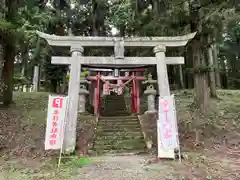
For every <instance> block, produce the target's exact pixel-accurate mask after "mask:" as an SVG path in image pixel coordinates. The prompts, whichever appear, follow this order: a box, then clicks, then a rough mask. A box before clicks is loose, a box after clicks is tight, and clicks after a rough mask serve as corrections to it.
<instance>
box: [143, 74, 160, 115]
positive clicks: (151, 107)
mask: <svg viewBox="0 0 240 180" xmlns="http://www.w3.org/2000/svg"><path fill="white" fill-rule="evenodd" d="M156 83H157V80H153V79H152V75H151V74H148V79H147V80H146V81H144V82H143V84H147V89H146V90H145V91H144V94H145V95H147V103H148V110H147V111H146V112H145V114H151V113H156V112H157V110H156V108H155V96H156V94H157V91H156V90H155V88H154V84H156Z"/></svg>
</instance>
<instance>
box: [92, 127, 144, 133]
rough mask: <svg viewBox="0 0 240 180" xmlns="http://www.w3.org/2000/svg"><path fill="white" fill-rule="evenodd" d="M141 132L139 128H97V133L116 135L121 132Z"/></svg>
mask: <svg viewBox="0 0 240 180" xmlns="http://www.w3.org/2000/svg"><path fill="white" fill-rule="evenodd" d="M139 131H141V128H140V127H130V128H129V127H126V128H107V127H101V128H100V127H99V128H97V132H116V133H121V132H123V133H124V132H126V133H131V132H139Z"/></svg>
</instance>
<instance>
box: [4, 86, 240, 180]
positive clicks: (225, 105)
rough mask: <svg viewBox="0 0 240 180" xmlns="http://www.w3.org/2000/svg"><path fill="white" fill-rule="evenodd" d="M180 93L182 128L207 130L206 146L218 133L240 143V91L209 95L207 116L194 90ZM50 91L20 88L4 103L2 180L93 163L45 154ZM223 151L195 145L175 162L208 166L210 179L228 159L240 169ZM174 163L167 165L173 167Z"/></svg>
mask: <svg viewBox="0 0 240 180" xmlns="http://www.w3.org/2000/svg"><path fill="white" fill-rule="evenodd" d="M175 94H176V99H177V102H176V103H177V110H178V115H179V117H180V118H179V121H180V125H181V126H180V128H181V131H180V132H182V133H186V134H190V133H192V132H194V130H196V129H200V130H202V132H203V136H202V137H201V138H202V139H201V140H202V141H204V143H205V147H206V149H207V148H210V147H211V144H209V142H211V140H216V139H214V138H216V137H223V136H224V138H225V139H227V140H228V142H229V143H231V144H234V145H235V144H238V143H239V139H240V114H239V109H240V91H229V90H219V91H218V95H219V99H212V100H211V101H210V102H211V105H210V108H209V113H208V114H207V115H206V116H205V117H198V116H197V111H196V109H194V108H193V106H192V102H193V93H192V91H188V90H186V91H181V92H176V93H175ZM48 95H49V94H48V93H42V92H41V93H15V94H14V102H15V104H13V105H11V107H10V108H8V109H0V115H1V118H0V123H1V125H2V126H1V127H0V128H2V129H0V132H1V133H2V132H3V134H4V135H7V136H6V137H7V139H5V140H4V139H0V180H6V179H11V180H15V179H16V180H19V179H21V180H41V179H42V180H45V179H46V180H60V179H61V180H62V179H68V180H73V179H76V176H77V175H80V174H81V167H83V166H86V165H90V164H92V163H94V162H92V160H91V159H90V158H88V157H81V158H79V157H75V156H74V157H68V158H66V157H63V160H62V164H61V166H60V168H57V162H58V161H57V160H58V152H57V153H56V154H55V155H54V156H52V157H49V156H45V151H44V150H43V148H44V146H43V141H44V132H45V124H46V116H47V103H48ZM142 106H146V103H145V102H144V103H143V105H142ZM89 118H92V117H90V116H83V117H82V118H80V121H81V123H82V124H83V125H85V124H87V123H88V121H89ZM9 125H11V126H9ZM10 135H11V136H10ZM0 137H1V136H0ZM220 139H221V138H220ZM1 143H2V144H3V145H4V146H5V145H6V146H7V148H9V149H10V151H5V152H4V153H3V154H2V149H1V148H2V144H1ZM184 143H185V142H184ZM183 145H185V144H183ZM4 146H3V147H4ZM3 150H4V148H3ZM209 151H210V150H209ZM22 152H26V153H22ZM18 153H20V155H21V156H20V155H19V154H18ZM221 153H222V152H219V153H217V154H216V153H215V154H214V153H212V154H213V155H211V154H209V152H204V154H203V153H202V152H196V151H193V150H191V149H190V150H189V152H187V153H186V156H187V158H186V160H185V163H183V164H182V165H179V166H178V165H176V164H175V165H172V166H173V167H172V166H171V167H172V168H173V169H174V171H175V172H177V171H178V170H179V172H180V173H182V174H184V172H182V171H183V170H182V166H184V167H189V168H190V166H191V167H198V169H204V170H206V172H208V173H207V175H209V179H211V176H212V174H213V173H214V172H215V173H216V172H218V173H219V174H220V173H221V172H222V173H225V174H226V173H227V172H229V171H230V170H229V168H227V166H229V164H231V168H232V169H234V168H236V169H237V164H236V162H235V160H234V159H228V160H229V161H227V162H228V163H226V162H225V161H223V160H224V158H223V155H225V154H226V153H227V152H226V151H223V153H222V154H221ZM186 163H187V165H186ZM169 166H170V165H168V166H166V167H168V169H169ZM175 168H176V169H175ZM180 169H181V170H180ZM185 170H186V169H185ZM220 171H221V172H220ZM178 177H180V176H178ZM183 177H184V176H183ZM185 177H187V176H185ZM205 177H206V176H205ZM186 179H187V178H186ZM212 179H214V178H212Z"/></svg>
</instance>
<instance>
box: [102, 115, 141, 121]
mask: <svg viewBox="0 0 240 180" xmlns="http://www.w3.org/2000/svg"><path fill="white" fill-rule="evenodd" d="M121 119H124V120H125V119H126V120H137V121H138V117H137V116H135V115H133V116H131V115H130V116H111V117H100V120H121Z"/></svg>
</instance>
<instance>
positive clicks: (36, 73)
mask: <svg viewBox="0 0 240 180" xmlns="http://www.w3.org/2000/svg"><path fill="white" fill-rule="evenodd" d="M38 90H39V66H34V74H33V92H38Z"/></svg>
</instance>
